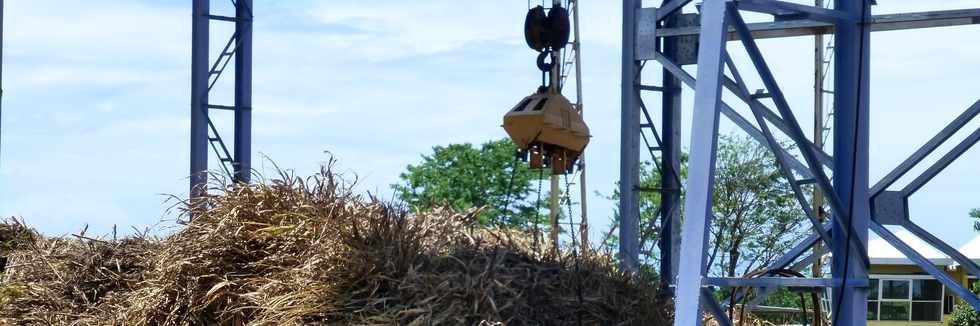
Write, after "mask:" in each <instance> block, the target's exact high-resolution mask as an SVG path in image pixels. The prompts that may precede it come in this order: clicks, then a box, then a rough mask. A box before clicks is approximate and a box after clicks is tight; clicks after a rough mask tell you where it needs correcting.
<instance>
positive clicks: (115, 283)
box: [0, 166, 670, 325]
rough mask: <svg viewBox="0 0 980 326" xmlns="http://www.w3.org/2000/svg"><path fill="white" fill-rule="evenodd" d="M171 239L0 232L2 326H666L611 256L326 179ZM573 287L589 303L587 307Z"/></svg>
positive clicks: (213, 202) (661, 303)
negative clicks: (575, 254) (538, 243)
mask: <svg viewBox="0 0 980 326" xmlns="http://www.w3.org/2000/svg"><path fill="white" fill-rule="evenodd" d="M212 188H214V189H212V193H215V194H217V195H214V196H211V197H209V198H207V199H206V200H204V202H201V203H196V205H186V204H187V203H184V204H183V205H184V207H185V208H184V209H185V210H186V212H187V213H191V214H193V216H194V220H193V221H192V222H189V223H186V225H184V226H183V227H182V228H181V229H180V230H178V231H177V232H175V233H174V234H172V235H170V236H167V237H165V238H154V237H152V236H148V235H145V234H139V235H137V236H134V237H132V238H127V239H122V240H115V239H112V240H99V239H93V238H89V237H87V236H85V234H79V235H74V236H70V237H63V238H44V237H41V236H39V235H38V234H37V233H35V232H34V231H32V230H30V229H29V228H27V227H25V226H24V225H23V223H20V222H18V221H11V222H8V223H6V224H3V225H2V227H0V256H7V257H9V264H8V266H7V270H6V273H5V274H4V275H3V278H2V281H0V324H4V323H5V324H17V325H21V324H36V325H307V324H312V325H579V318H581V324H582V325H667V324H668V322H667V319H668V317H669V316H667V314H666V312H667V311H669V310H670V307H668V306H667V305H666V304H665V300H662V299H659V298H658V294H657V292H656V289H655V288H654V287H651V286H649V285H648V284H651V283H650V282H647V281H635V280H633V279H631V278H629V277H626V276H624V275H622V274H621V273H620V272H618V271H617V269H616V268H615V264H614V262H613V261H612V259H610V256H609V255H605V254H597V253H588V254H585V255H583V256H581V268H580V270H579V271H578V272H575V270H574V269H573V268H572V266H573V262H572V260H571V258H569V256H568V255H565V254H560V255H558V256H547V255H541V254H538V253H536V252H534V251H532V250H531V249H530V248H531V246H530V245H529V243H528V242H529V241H528V240H527V239H528V238H529V237H528V236H527V235H525V234H522V233H519V232H515V231H501V230H487V229H483V228H476V227H473V225H472V223H473V222H474V220H473V216H474V212H468V213H454V212H449V211H446V210H437V211H434V212H429V213H420V214H411V213H409V212H407V211H406V210H405V209H403V208H401V207H398V206H397V205H393V204H391V203H386V202H383V201H380V200H377V199H376V198H371V197H368V198H365V197H362V196H359V195H356V194H354V193H353V192H352V190H351V183H349V182H346V181H345V180H344V178H343V177H342V176H338V175H335V174H334V173H332V172H331V171H330V168H329V166H328V167H325V168H324V169H322V171H321V172H320V173H319V174H317V175H315V176H313V177H310V178H305V179H304V178H297V177H295V176H293V175H291V174H289V173H280V176H279V177H278V178H277V179H276V180H270V181H263V182H259V183H257V184H253V185H247V186H246V185H226V184H216V185H212ZM578 282H581V285H582V287H583V289H584V293H583V300H582V301H581V302H579V300H578V297H577V295H576V291H575V290H576V286H577V284H578Z"/></svg>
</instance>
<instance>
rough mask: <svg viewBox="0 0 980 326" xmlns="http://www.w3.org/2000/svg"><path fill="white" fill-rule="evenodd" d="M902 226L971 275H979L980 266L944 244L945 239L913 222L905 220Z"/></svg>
mask: <svg viewBox="0 0 980 326" xmlns="http://www.w3.org/2000/svg"><path fill="white" fill-rule="evenodd" d="M902 226H903V227H905V229H906V230H908V231H909V232H912V234H914V235H915V236H917V237H919V238H920V239H922V240H924V241H925V242H926V243H928V244H929V245H931V246H933V247H934V248H936V249H939V251H941V252H942V253H944V254H947V255H949V257H950V258H953V260H955V261H956V262H957V263H959V264H960V265H962V266H963V267H966V269H967V271H968V272H970V274H973V276H976V277H980V266H977V263H975V262H973V260H971V259H970V258H967V257H966V256H964V255H963V253H961V252H960V251H959V250H956V248H953V247H952V246H950V245H948V244H946V242H945V241H943V240H941V239H939V238H937V237H936V236H934V235H932V233H929V231H926V230H925V229H923V228H921V227H919V225H918V224H915V222H912V221H908V220H906V221H905V223H904V224H903V225H902Z"/></svg>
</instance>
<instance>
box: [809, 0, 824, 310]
mask: <svg viewBox="0 0 980 326" xmlns="http://www.w3.org/2000/svg"><path fill="white" fill-rule="evenodd" d="M814 4H815V5H816V7H820V8H823V6H824V1H823V0H816V1H815V3H814ZM823 42H824V37H823V34H817V35H814V37H813V145H814V146H816V147H817V148H819V149H821V150H823V136H824V130H823V124H824V118H823V115H824V110H823V107H824V102H823V93H824V89H823V84H824V83H823V82H824V78H823V75H824V67H823V65H824V63H823V61H824V50H823V46H824V45H823ZM823 202H824V199H823V192H821V191H820V189H819V188H818V187H814V188H813V200H812V204H813V214H815V215H816V217H817V220H818V221H820V223H821V224H822V223H823V222H824V221H825V219H826V214H824V210H823ZM822 246H823V245H822V243H820V242H817V244H815V245H814V249H813V250H814V252H819V251H821V250H822ZM812 274H813V277H814V278H819V277H823V263H822V261H821V259H820V257H817V259H816V260H814V261H813V269H812ZM813 314H814V316H817V317H816V318H815V319H816V320H817V323H820V324H818V325H815V326H822V323H823V318H824V313H823V305H816V306H814V307H813Z"/></svg>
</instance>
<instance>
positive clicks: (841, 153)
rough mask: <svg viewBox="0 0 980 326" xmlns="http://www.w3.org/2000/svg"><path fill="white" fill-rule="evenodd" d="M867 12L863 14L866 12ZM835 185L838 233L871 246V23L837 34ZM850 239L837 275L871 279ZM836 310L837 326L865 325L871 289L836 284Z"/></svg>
mask: <svg viewBox="0 0 980 326" xmlns="http://www.w3.org/2000/svg"><path fill="white" fill-rule="evenodd" d="M834 8H835V9H836V10H840V11H842V12H845V13H846V14H847V15H848V16H850V17H856V18H857V19H858V20H859V21H861V22H866V21H867V20H865V19H863V17H867V16H868V15H870V9H869V5H868V3H867V2H866V1H864V0H861V1H854V0H835V1H834ZM862 16H863V17H862ZM834 37H835V46H834V57H835V67H836V68H835V69H834V84H835V86H834V105H835V109H834V167H835V169H834V189H835V190H836V193H837V195H838V196H839V197H840V199H841V201H842V204H843V206H844V207H845V208H847V209H848V210H849V212H848V215H849V216H840V214H835V215H834V216H833V217H832V218H843V219H844V221H843V222H844V223H833V235H834V237H835V238H843V237H848V236H850V237H852V239H857V242H858V243H860V244H863V245H864V246H867V243H868V228H869V222H870V219H871V216H870V215H871V212H870V208H869V196H868V131H869V120H870V119H869V118H870V117H869V94H870V92H869V89H868V88H869V85H870V83H869V79H870V78H869V75H870V73H869V66H870V60H869V55H868V49H869V44H870V38H871V37H870V28H868V26H867V24H863V25H862V24H860V23H858V22H854V21H842V22H839V23H838V24H837V29H836V32H835V33H834ZM842 224H844V225H851V226H852V227H851V229H852V230H855V232H857V234H849V232H848V231H847V230H845V229H843V228H842ZM851 242H852V241H846V240H844V239H841V241H834V243H833V246H832V247H833V249H832V250H833V264H832V266H831V268H832V271H833V275H834V279H836V280H842V279H847V280H848V283H851V281H862V280H867V278H868V270H867V268H868V266H865V265H864V264H863V263H862V261H863V260H864V259H863V258H862V257H864V256H867V253H866V252H861V251H859V250H858V248H855V247H854V246H853V245H851ZM833 298H834V300H840V302H834V303H833V307H834V309H835V310H834V311H833V315H834V317H833V318H834V320H835V321H836V322H837V323H836V324H837V325H849V326H850V325H866V324H867V309H868V306H867V298H868V289H867V288H859V287H853V286H851V285H850V284H840V285H839V286H835V287H834V291H833Z"/></svg>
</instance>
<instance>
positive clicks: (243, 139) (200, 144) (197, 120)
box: [190, 0, 253, 199]
mask: <svg viewBox="0 0 980 326" xmlns="http://www.w3.org/2000/svg"><path fill="white" fill-rule="evenodd" d="M232 4H233V5H234V7H235V15H234V17H229V16H219V15H212V14H211V1H210V0H194V2H193V10H192V15H193V19H192V20H193V22H192V24H193V25H192V31H191V33H192V40H191V42H192V46H191V48H192V49H191V52H192V54H191V164H190V176H191V177H190V194H191V198H192V199H193V198H197V197H199V196H201V195H204V194H206V192H207V189H206V185H207V179H208V147H211V148H212V149H213V150H214V152H215V153H216V154H217V157H218V160H219V163H220V164H221V168H222V170H223V171H224V172H225V173H226V174H227V176H228V177H230V178H231V179H232V180H234V181H235V182H249V180H250V177H251V166H252V154H251V152H252V17H253V15H252V0H232ZM211 22H220V23H226V24H227V23H232V24H234V25H235V32H234V33H233V34H232V36H231V38H230V39H229V40H228V42H227V43H226V44H225V46H224V48H222V49H221V53H220V54H219V55H218V57H217V58H216V59H215V60H214V61H211V55H210V54H211V51H210V40H211V28H210V27H211ZM232 59H234V62H235V64H234V68H235V69H234V72H235V73H234V78H235V82H234V104H232V105H221V104H214V103H212V102H211V101H210V100H209V99H210V98H209V94H210V93H211V90H212V88H214V86H215V85H216V84H217V82H218V79H219V78H221V76H222V74H223V73H224V72H225V68H227V67H228V65H229V64H230V63H231V61H232ZM211 110H231V111H233V112H234V115H235V121H234V139H233V146H231V149H229V146H228V145H227V144H226V142H225V141H224V139H223V138H222V137H221V134H220V133H219V132H218V128H217V127H216V126H215V124H214V122H213V121H212V120H211V118H210V116H209V112H210V111H211Z"/></svg>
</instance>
